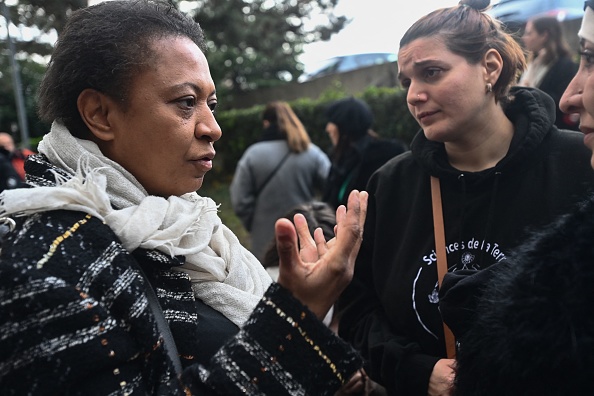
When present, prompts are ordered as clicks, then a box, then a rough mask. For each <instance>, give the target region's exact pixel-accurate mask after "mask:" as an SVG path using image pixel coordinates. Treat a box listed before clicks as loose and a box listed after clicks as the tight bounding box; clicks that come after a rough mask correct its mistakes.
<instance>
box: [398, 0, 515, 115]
mask: <svg viewBox="0 0 594 396" xmlns="http://www.w3.org/2000/svg"><path fill="white" fill-rule="evenodd" d="M490 3H491V2H490V0H461V1H460V3H458V5H457V6H453V7H448V8H441V9H438V10H435V11H433V12H431V13H429V14H427V15H425V16H423V17H421V18H420V19H419V20H417V21H416V22H415V23H414V24H413V25H412V26H411V27H410V28H409V29H408V30H407V31H406V33H405V34H404V36H402V39H401V40H400V48H403V47H405V46H406V45H407V44H410V43H411V42H412V41H414V40H416V39H419V38H424V37H433V36H439V38H440V39H441V40H443V42H444V44H445V46H446V47H447V48H448V50H450V51H452V52H453V53H455V54H457V55H459V56H462V57H464V58H465V59H466V60H467V61H468V63H470V64H477V63H478V62H480V61H481V59H483V56H484V55H485V54H486V53H487V51H489V50H490V49H495V50H496V51H497V52H499V54H500V55H501V58H502V59H503V68H502V70H501V75H500V76H499V79H498V80H497V82H496V83H495V84H494V86H493V93H494V94H495V98H496V100H497V101H499V102H501V103H504V104H505V103H507V102H508V101H509V97H508V94H509V89H510V87H511V86H512V85H514V84H515V83H516V82H517V80H518V77H519V76H520V74H522V72H523V71H524V69H525V68H526V56H525V53H524V50H523V49H522V47H521V46H520V44H519V43H518V42H517V41H516V40H515V39H514V37H513V36H512V35H511V34H509V33H508V32H506V31H505V29H504V27H503V26H502V24H501V23H500V22H499V21H498V20H496V19H494V18H493V17H491V16H490V15H488V14H486V13H485V11H487V10H488V9H489V8H490Z"/></svg>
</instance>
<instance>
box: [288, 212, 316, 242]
mask: <svg viewBox="0 0 594 396" xmlns="http://www.w3.org/2000/svg"><path fill="white" fill-rule="evenodd" d="M293 222H294V223H295V228H296V229H297V236H298V237H299V245H300V246H301V248H302V249H303V248H306V247H313V246H315V245H316V242H315V241H314V239H313V238H312V236H311V234H310V233H309V227H308V226H307V220H306V219H305V216H303V215H302V214H301V213H297V214H296V215H295V216H293Z"/></svg>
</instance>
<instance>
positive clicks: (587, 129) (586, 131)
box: [580, 124, 594, 135]
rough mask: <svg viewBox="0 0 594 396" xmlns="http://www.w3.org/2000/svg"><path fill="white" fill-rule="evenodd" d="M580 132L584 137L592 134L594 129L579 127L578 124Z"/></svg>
mask: <svg viewBox="0 0 594 396" xmlns="http://www.w3.org/2000/svg"><path fill="white" fill-rule="evenodd" d="M580 131H581V132H582V133H583V134H584V135H589V134H591V133H594V128H590V127H587V126H585V125H581V124H580Z"/></svg>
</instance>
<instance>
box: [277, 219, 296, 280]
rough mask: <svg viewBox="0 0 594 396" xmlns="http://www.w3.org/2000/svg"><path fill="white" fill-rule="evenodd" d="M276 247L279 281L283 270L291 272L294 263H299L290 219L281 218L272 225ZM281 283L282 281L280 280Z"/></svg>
mask: <svg viewBox="0 0 594 396" xmlns="http://www.w3.org/2000/svg"><path fill="white" fill-rule="evenodd" d="M274 231H275V238H276V249H277V252H278V257H279V272H280V273H279V282H280V278H281V276H282V274H283V273H285V271H288V272H291V271H292V270H293V266H294V264H297V263H299V251H298V247H297V234H296V231H295V226H294V225H293V223H291V221H290V220H288V219H285V218H281V219H278V220H277V221H276V223H275V225H274ZM280 283H282V282H280Z"/></svg>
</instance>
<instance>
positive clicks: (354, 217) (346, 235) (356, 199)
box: [336, 190, 366, 257]
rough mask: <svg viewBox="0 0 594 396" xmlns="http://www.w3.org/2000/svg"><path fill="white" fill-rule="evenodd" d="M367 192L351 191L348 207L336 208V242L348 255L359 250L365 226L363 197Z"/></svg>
mask: <svg viewBox="0 0 594 396" xmlns="http://www.w3.org/2000/svg"><path fill="white" fill-rule="evenodd" d="M365 194H366V193H363V194H361V193H359V191H357V190H353V191H351V193H350V194H349V199H348V207H347V208H348V209H346V208H344V207H343V208H340V207H339V208H338V209H337V210H336V224H337V226H338V230H337V233H336V244H337V245H338V246H337V247H339V248H340V249H339V250H341V251H343V252H344V253H345V254H346V256H347V257H350V256H351V254H353V253H356V252H358V250H359V245H360V243H361V235H362V227H363V223H362V216H361V197H363V199H365V198H364V196H365Z"/></svg>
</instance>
